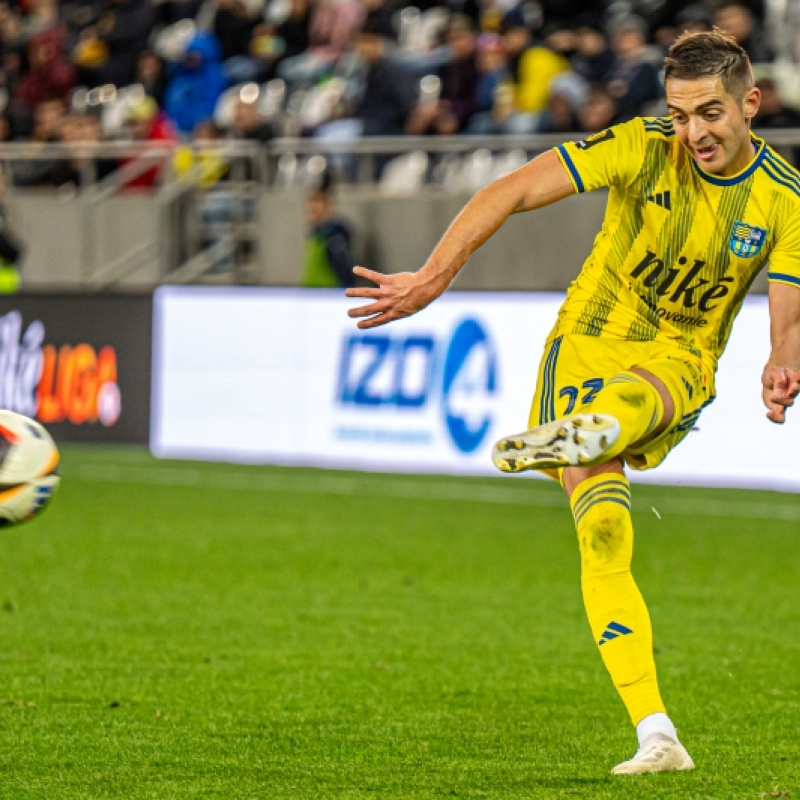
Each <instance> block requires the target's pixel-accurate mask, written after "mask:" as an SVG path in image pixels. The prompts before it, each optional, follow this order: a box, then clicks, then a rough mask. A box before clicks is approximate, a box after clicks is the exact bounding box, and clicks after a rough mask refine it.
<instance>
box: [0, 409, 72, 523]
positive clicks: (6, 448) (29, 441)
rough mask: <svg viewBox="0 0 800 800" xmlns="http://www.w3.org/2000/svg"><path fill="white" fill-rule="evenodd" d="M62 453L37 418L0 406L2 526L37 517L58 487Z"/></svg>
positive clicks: (0, 520) (0, 518)
mask: <svg viewBox="0 0 800 800" xmlns="http://www.w3.org/2000/svg"><path fill="white" fill-rule="evenodd" d="M59 461H60V456H59V453H58V448H57V447H56V444H55V442H54V441H53V438H52V437H51V436H50V434H49V433H48V432H47V431H46V430H45V429H44V428H43V427H42V426H41V425H40V424H39V423H38V422H36V421H35V420H32V419H30V418H29V417H25V416H23V415H22V414H17V413H16V412H14V411H5V410H0V527H7V526H8V525H16V524H17V523H18V522H24V521H25V520H27V519H31V518H32V517H35V516H36V515H37V514H38V513H39V512H40V511H41V510H42V509H43V508H44V507H45V506H46V505H47V504H48V502H50V498H51V497H52V496H53V494H54V493H55V491H56V489H57V488H58V484H59V481H60V480H61V479H60V478H59V477H58V463H59Z"/></svg>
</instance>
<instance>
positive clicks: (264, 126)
mask: <svg viewBox="0 0 800 800" xmlns="http://www.w3.org/2000/svg"><path fill="white" fill-rule="evenodd" d="M228 133H229V135H230V137H231V138H232V139H246V140H248V141H251V142H259V143H260V144H266V143H267V142H268V141H269V140H270V139H272V138H273V137H274V135H275V132H274V131H273V129H272V125H270V124H269V122H267V121H266V120H265V119H264V118H263V117H262V116H261V112H260V111H259V109H258V103H256V102H255V101H254V100H253V101H248V100H243V99H242V98H241V97H240V98H239V99H238V100H237V101H236V105H235V106H234V108H233V124H232V125H231V127H230V129H229V131H228Z"/></svg>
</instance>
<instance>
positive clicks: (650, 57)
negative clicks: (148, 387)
mask: <svg viewBox="0 0 800 800" xmlns="http://www.w3.org/2000/svg"><path fill="white" fill-rule="evenodd" d="M795 6H796V4H791V3H789V4H786V3H781V2H773V0H763V2H759V0H742V2H730V1H729V0H723V1H722V2H711V0H709V1H708V2H695V3H689V2H682V1H681V0H664V2H660V3H652V2H644V0H625V2H622V0H581V1H580V2H579V1H578V0H522V1H521V2H518V0H420V1H419V2H416V3H413V4H412V3H411V2H409V1H408V0H162V1H161V2H153V0H94V1H93V2H85V1H84V0H66V1H65V2H60V3H59V2H57V1H56V0H22V1H21V2H16V1H15V2H8V1H6V2H2V3H0V47H2V53H3V59H2V62H1V63H0V76H2V80H1V81H0V86H2V88H0V162H2V163H3V168H4V171H5V172H6V174H7V176H8V181H7V182H8V184H9V186H10V189H11V196H12V197H13V196H14V195H15V193H20V192H30V191H32V190H37V191H40V192H47V191H50V192H54V191H55V192H57V193H60V195H61V196H63V195H64V193H66V194H71V193H76V192H89V191H90V190H92V191H94V192H95V194H94V195H92V194H91V193H90V194H89V195H87V197H89V198H90V200H89V204H90V205H91V203H95V204H97V203H99V202H100V199H102V198H108V197H112V196H114V197H116V196H120V195H124V194H125V193H126V192H127V193H130V192H132V191H150V192H153V191H155V190H156V189H158V191H159V192H160V194H159V202H160V203H161V205H162V208H169V209H170V210H169V214H172V215H173V217H174V218H175V219H176V220H178V222H176V224H178V225H182V226H183V228H181V230H183V231H186V230H190V231H195V232H194V233H192V234H191V235H190V236H189V235H187V236H182V237H179V238H181V239H183V240H186V239H187V238H188V240H194V244H192V243H191V241H189V243H188V244H187V241H181V242H179V243H177V244H173V245H171V248H172V250H173V251H174V252H173V255H172V256H171V257H170V263H169V264H168V266H167V267H165V268H160V269H159V272H160V273H163V272H164V269H167V270H169V269H173V268H176V267H179V266H180V267H185V266H186V262H187V260H190V259H193V258H194V257H195V256H196V255H197V254H198V253H199V252H201V251H202V249H203V247H205V246H209V243H211V244H212V245H215V246H216V245H219V243H220V242H224V241H228V240H229V239H231V240H235V241H236V242H238V244H236V245H235V248H234V249H236V251H237V252H239V253H240V254H241V253H245V254H247V253H250V254H252V253H253V252H255V249H256V244H255V243H254V242H255V240H256V239H259V236H260V234H258V232H257V230H255V229H256V228H257V227H258V224H257V221H256V216H255V215H254V214H255V212H254V206H253V202H254V201H253V198H254V196H255V195H256V194H257V193H258V188H257V187H254V186H253V185H252V184H253V183H254V181H255V182H256V183H258V184H259V186H261V187H265V186H267V187H273V188H276V189H278V188H282V189H287V188H290V189H291V188H294V189H297V190H298V191H302V189H303V187H304V186H306V185H307V183H308V181H309V176H310V175H311V176H312V177H313V174H316V173H315V170H316V169H317V167H318V162H317V161H313V159H318V158H319V157H322V158H324V159H326V165H327V166H330V167H332V168H334V169H338V172H339V176H340V179H342V180H343V181H344V182H345V183H348V182H349V183H355V184H364V183H366V184H377V187H378V188H379V196H381V197H390V196H402V195H405V196H408V195H410V194H412V193H414V192H417V191H419V190H420V189H421V188H422V187H434V188H436V189H439V190H442V189H443V190H445V191H448V192H452V193H456V194H457V193H464V192H469V191H474V190H475V189H476V188H478V187H479V186H480V185H483V183H485V182H487V181H489V180H491V179H492V178H494V177H496V176H497V175H498V174H502V173H503V172H504V171H507V170H508V169H510V168H513V165H515V164H519V163H521V162H522V160H524V158H526V157H529V156H531V155H532V154H535V153H537V152H540V151H541V150H542V149H544V148H545V147H548V146H552V144H553V143H554V142H555V141H556V140H558V139H559V138H560V137H564V136H566V135H569V134H573V133H577V132H594V131H598V130H602V129H603V128H605V127H606V126H608V125H609V124H613V123H615V122H619V121H622V120H625V119H628V118H630V117H632V116H635V115H637V114H643V113H644V114H660V113H663V112H664V111H665V108H664V106H663V100H662V94H663V92H662V88H661V83H660V64H661V60H662V58H663V55H664V53H665V51H666V48H667V47H668V46H669V44H670V43H671V42H672V41H674V39H675V38H676V36H677V35H679V34H680V33H681V32H682V31H685V30H701V29H708V28H710V27H711V26H712V25H714V24H716V25H718V26H720V27H722V28H724V29H726V30H728V31H729V32H730V33H732V34H733V35H734V36H736V37H737V39H738V40H739V41H740V42H741V43H742V44H743V46H745V47H746V48H747V49H748V51H749V52H750V53H751V56H752V57H753V61H754V62H755V66H756V71H757V77H758V79H759V81H760V86H761V87H762V89H763V90H764V93H765V104H764V107H763V109H762V113H761V114H760V116H759V118H758V120H757V125H756V128H757V129H758V128H759V127H763V128H764V130H765V132H766V133H767V134H768V138H769V140H770V141H771V142H775V143H776V144H778V145H786V146H785V147H783V150H782V152H783V153H784V155H786V156H787V157H788V158H790V159H796V157H797V155H798V153H799V152H800V135H795V134H793V133H792V129H794V130H796V129H797V127H798V124H799V122H800V116H798V113H797V111H796V109H797V106H798V104H799V103H800V77H798V70H797V69H796V64H797V61H798V57H799V56H800V35H798V31H800V11H798V10H797V8H796V7H795ZM779 128H784V129H786V128H788V129H789V131H781V132H780V133H776V129H779ZM375 137H380V138H375ZM385 137H391V138H385ZM782 137H783V138H782ZM34 144H35V145H36V147H33V145H34ZM309 164H311V167H309ZM210 165H213V166H210ZM315 165H316V166H315ZM210 195H213V196H214V198H215V199H213V200H209V196H210ZM92 197H94V198H95V199H94V200H91V198H92ZM165 198H167V199H165ZM169 198H171V200H170V199H169ZM225 198H227V199H225ZM173 201H174V202H173ZM209 208H213V209H215V210H214V212H213V213H209V211H208V209H209ZM187 219H191V220H194V222H192V223H191V224H189V223H187V222H186V220H187ZM204 219H212V220H213V222H212V223H209V224H210V226H211V228H210V229H208V230H204V229H203V222H202V221H203V220H204ZM225 225H228V226H229V228H230V229H231V230H230V231H229V232H228V234H225V235H222V234H220V230H221V229H223V228H225ZM212 229H213V230H212ZM247 241H250V244H247V243H246V242H247ZM243 242H244V243H243ZM153 246H155V245H153ZM198 248H199V249H198ZM101 260H102V259H101ZM220 263H232V261H231V258H230V257H228V256H225V257H220V255H219V253H217V254H216V255H215V256H214V257H213V258H211V259H210V260H209V259H206V260H203V259H201V263H199V264H195V266H194V267H192V268H191V269H189V270H188V272H186V273H185V274H187V275H190V276H193V275H195V274H202V273H203V271H204V270H206V269H211V266H210V265H213V264H216V265H219V264H220ZM123 271H124V270H123ZM112 273H113V274H116V272H115V271H112Z"/></svg>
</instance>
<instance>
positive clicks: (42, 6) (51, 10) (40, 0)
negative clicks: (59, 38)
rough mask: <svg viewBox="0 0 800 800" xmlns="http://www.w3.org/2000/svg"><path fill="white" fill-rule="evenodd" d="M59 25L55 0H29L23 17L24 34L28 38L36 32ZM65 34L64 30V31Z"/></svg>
mask: <svg viewBox="0 0 800 800" xmlns="http://www.w3.org/2000/svg"><path fill="white" fill-rule="evenodd" d="M56 27H61V22H60V20H59V18H58V3H57V2H56V0H31V2H30V4H29V5H28V15H27V17H26V18H25V36H26V38H28V39H30V38H32V37H34V36H35V35H36V34H37V33H41V32H42V31H49V30H51V29H52V28H56ZM64 33H65V34H66V30H65V31H64Z"/></svg>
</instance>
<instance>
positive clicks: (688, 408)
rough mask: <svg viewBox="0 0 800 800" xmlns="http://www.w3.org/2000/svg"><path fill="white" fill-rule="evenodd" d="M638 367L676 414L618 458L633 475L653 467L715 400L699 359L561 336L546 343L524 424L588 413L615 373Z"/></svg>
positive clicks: (672, 350)
mask: <svg viewBox="0 0 800 800" xmlns="http://www.w3.org/2000/svg"><path fill="white" fill-rule="evenodd" d="M633 367H639V368H641V369H646V370H647V371H648V372H651V373H652V374H653V375H655V376H656V377H657V378H660V379H661V380H662V381H663V382H664V385H665V386H666V387H667V389H668V390H669V393H670V395H671V396H672V399H673V401H674V403H675V414H674V416H673V418H672V420H671V422H670V424H669V425H668V426H667V428H666V429H665V430H664V431H663V432H662V433H660V434H659V435H658V436H657V437H656V438H655V439H653V440H651V441H649V442H647V443H646V444H644V445H643V446H642V447H639V448H629V449H628V450H625V452H624V453H623V454H622V458H623V459H624V460H625V463H626V464H627V465H628V466H629V467H631V468H632V469H639V470H643V469H652V468H653V467H657V466H658V465H659V464H660V463H661V462H662V461H663V460H664V459H665V458H666V457H667V454H668V453H669V451H670V450H672V448H673V447H675V445H677V444H678V443H679V442H681V441H682V440H683V438H684V437H685V436H686V434H687V433H688V432H689V431H690V430H691V429H692V428H693V427H694V425H695V423H696V422H697V419H698V417H699V416H700V412H701V411H702V410H703V409H704V408H705V407H706V406H707V405H708V404H709V403H711V401H712V400H713V399H714V396H715V392H714V371H713V369H711V368H709V366H708V365H706V364H704V363H703V362H702V361H701V360H700V359H699V358H696V357H695V356H693V355H692V354H691V353H687V352H686V351H684V350H679V349H678V348H676V347H671V346H670V345H666V344H663V343H661V342H627V341H624V340H622V339H610V338H599V337H596V336H577V335H572V334H568V335H564V336H557V337H554V338H551V339H549V340H548V341H547V343H546V345H545V350H544V356H543V357H542V363H541V364H540V366H539V377H538V380H537V383H536V393H535V394H534V396H533V405H532V406H531V413H530V417H529V420H528V426H529V427H530V428H534V427H536V426H537V425H541V424H542V423H544V422H551V421H552V420H554V419H559V418H560V417H565V416H568V415H569V414H577V413H581V412H587V411H590V410H591V407H592V401H593V400H594V398H595V397H596V396H597V393H598V392H599V391H600V390H601V389H602V388H603V386H604V385H605V384H606V382H607V381H608V380H610V379H611V378H613V377H614V375H616V374H617V373H619V372H622V371H625V370H630V369H632V368H633Z"/></svg>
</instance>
